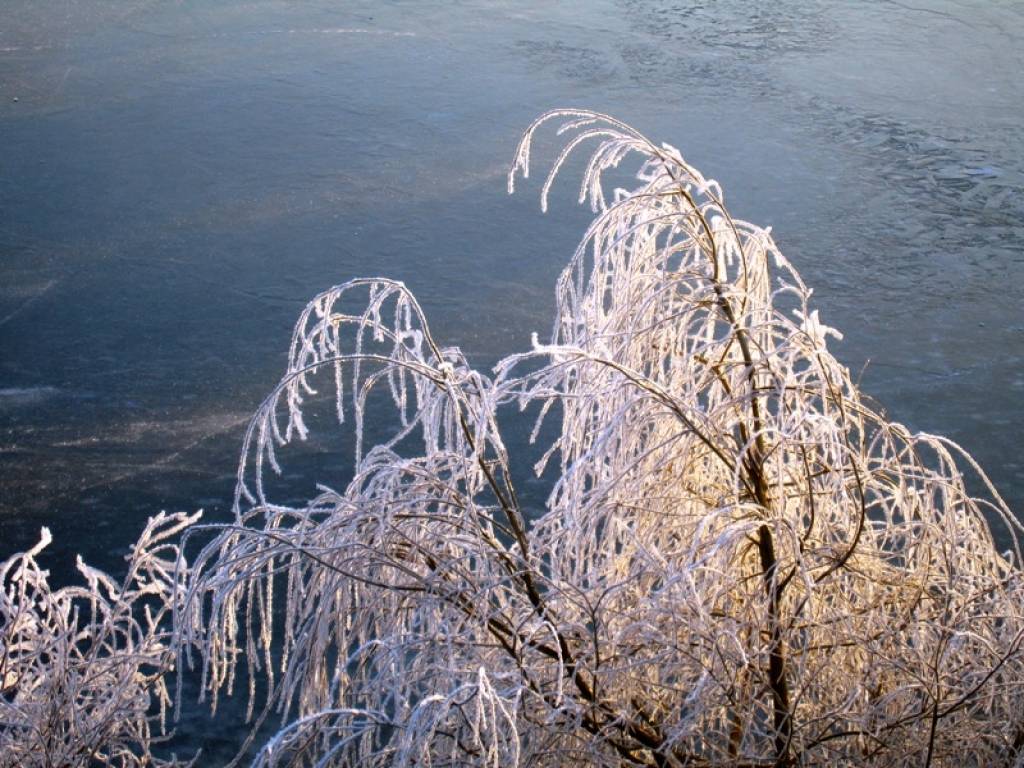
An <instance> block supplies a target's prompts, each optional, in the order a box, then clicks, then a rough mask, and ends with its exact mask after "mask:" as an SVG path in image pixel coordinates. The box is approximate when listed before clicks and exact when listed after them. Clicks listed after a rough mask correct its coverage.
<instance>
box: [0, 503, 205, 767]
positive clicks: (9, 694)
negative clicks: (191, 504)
mask: <svg viewBox="0 0 1024 768" xmlns="http://www.w3.org/2000/svg"><path fill="white" fill-rule="evenodd" d="M198 516H199V515H198V514H196V515H192V516H186V515H181V514H178V515H165V514H160V515H158V516H157V517H155V518H152V519H151V520H150V521H149V524H148V525H147V526H146V528H145V530H144V531H143V533H142V536H141V537H140V538H139V541H138V542H137V543H136V544H135V545H134V546H133V548H132V550H131V553H130V554H129V555H128V557H127V560H128V573H127V576H126V577H125V578H124V580H123V581H121V582H120V583H118V582H116V581H114V580H113V579H111V578H110V577H109V576H108V575H106V574H105V573H103V572H101V571H99V570H96V569H95V568H91V567H89V566H88V565H86V564H85V563H83V562H82V561H81V558H79V561H78V570H79V572H80V573H81V575H82V577H83V579H84V585H81V586H68V587H63V588H61V589H56V590H54V589H51V588H50V585H49V581H48V576H49V574H48V573H47V572H46V571H45V570H43V569H41V568H40V566H39V564H38V562H37V560H36V557H37V556H38V555H39V553H40V552H41V551H42V550H43V549H44V548H45V547H46V546H47V545H49V543H50V541H51V538H50V532H49V531H48V530H47V529H46V528H44V529H43V531H42V537H41V539H40V541H39V543H38V544H37V545H36V546H35V547H33V548H32V549H30V550H29V551H28V552H23V553H19V554H16V555H14V556H13V557H11V558H9V559H8V560H6V561H5V562H4V563H2V564H0V584H2V590H3V591H2V592H0V766H4V768H21V767H22V766H33V767H38V768H78V767H80V766H90V765H111V766H120V767H122V768H141V767H142V766H172V765H181V763H178V762H177V761H175V760H159V759H156V758H154V756H153V754H152V752H151V749H152V747H153V746H154V744H156V743H158V742H159V741H160V735H161V734H162V733H164V724H165V715H166V713H167V706H168V704H169V703H170V699H169V697H168V691H167V684H166V683H167V680H166V675H167V673H168V672H169V671H171V670H172V669H173V665H174V654H173V652H172V651H171V644H170V642H169V637H170V632H171V626H170V622H169V618H170V614H171V609H172V607H173V605H174V603H175V601H177V600H178V599H180V597H181V594H182V590H183V587H184V578H183V575H182V573H181V572H180V571H179V570H178V568H179V567H180V563H179V551H178V546H177V543H176V541H177V539H178V538H179V534H180V533H181V531H182V529H184V528H185V527H186V526H188V525H190V524H191V523H192V522H194V521H195V520H196V519H197V518H198ZM154 726H155V727H156V730H155V731H154Z"/></svg>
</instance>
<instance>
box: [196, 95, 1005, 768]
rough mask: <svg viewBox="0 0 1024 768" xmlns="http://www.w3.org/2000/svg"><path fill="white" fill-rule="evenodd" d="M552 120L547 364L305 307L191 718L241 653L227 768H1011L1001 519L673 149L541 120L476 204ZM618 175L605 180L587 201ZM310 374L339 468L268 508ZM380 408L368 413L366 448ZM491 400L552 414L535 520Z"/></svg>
mask: <svg viewBox="0 0 1024 768" xmlns="http://www.w3.org/2000/svg"><path fill="white" fill-rule="evenodd" d="M551 121H555V122H559V123H561V125H560V127H559V129H558V135H559V136H561V137H562V141H563V150H562V152H561V153H560V154H559V156H558V157H557V159H556V161H555V162H554V164H553V167H552V168H551V171H550V173H549V174H548V176H547V178H546V180H545V182H544V183H543V186H542V192H541V199H542V204H543V205H544V206H545V207H546V204H547V198H548V194H549V192H550V190H551V186H552V182H553V180H554V178H555V176H556V174H557V173H558V171H559V170H560V169H561V168H562V166H563V164H564V163H566V161H567V160H569V159H570V157H571V155H572V154H573V153H574V151H575V150H577V149H579V148H581V147H583V146H584V145H590V146H591V154H590V159H589V162H588V163H587V165H586V170H585V172H584V175H583V180H582V185H581V187H580V195H579V199H580V201H581V202H586V201H589V203H590V205H591V207H592V209H593V210H594V212H595V214H596V218H595V219H594V222H593V224H591V226H590V228H589V229H588V230H587V232H586V234H585V236H584V238H583V241H582V242H581V244H580V246H579V248H578V250H577V251H576V253H575V254H574V256H573V258H572V260H571V261H570V263H569V265H568V267H567V268H566V269H565V271H564V272H563V273H562V276H561V277H560V278H559V281H558V285H557V299H558V306H557V316H556V321H555V326H554V331H553V333H552V336H551V339H550V341H548V342H547V343H540V342H538V341H537V340H536V338H535V340H534V345H533V349H532V350H530V351H528V352H525V353H523V354H519V355H513V356H511V357H509V358H507V359H505V360H503V361H502V362H501V363H499V364H498V366H497V367H496V368H495V369H494V371H493V374H491V375H488V374H484V373H481V372H479V371H476V370H474V369H472V368H471V367H470V366H469V364H468V363H467V361H466V360H465V359H464V358H463V357H462V355H461V354H460V353H459V351H458V350H457V349H454V348H443V347H441V346H439V344H438V343H437V342H436V341H435V340H434V338H433V336H432V335H431V333H430V330H429V328H428V325H427V322H426V319H425V318H424V316H423V313H422V311H421V309H420V307H419V305H418V304H417V302H416V300H415V298H414V297H413V296H412V295H411V294H410V293H409V292H408V291H407V290H406V289H405V287H404V286H403V285H402V284H400V283H396V282H393V281H390V280H385V279H370V280H356V281H352V282H349V283H346V284H344V285H341V286H339V287H337V288H334V289H331V290H330V291H327V292H325V293H323V294H321V295H320V296H318V297H317V298H316V299H314V300H313V301H312V302H311V303H310V305H309V306H308V307H307V309H306V311H305V312H304V313H303V315H302V317H301V318H300V320H299V323H298V325H297V327H296V331H295V335H294V337H293V340H292V346H291V353H290V357H289V366H288V370H287V372H286V374H285V376H284V377H283V379H282V380H281V383H280V385H279V386H278V387H277V389H276V390H275V391H274V392H273V393H272V394H271V396H270V397H269V398H268V399H267V400H266V401H265V402H264V403H263V405H262V406H261V408H260V409H259V411H258V413H257V415H256V417H255V418H254V420H253V422H252V425H251V427H250V429H249V431H248V434H247V435H246V440H245V448H244V451H243V456H242V462H241V466H240V470H239V477H238V500H237V501H238V503H237V516H238V520H237V524H236V525H235V526H232V527H229V528H227V529H224V530H223V531H222V532H221V533H220V535H219V537H218V538H217V540H216V541H214V542H213V543H212V544H210V545H209V546H207V547H206V548H205V549H204V550H203V552H202V554H201V555H200V556H199V558H198V560H197V562H196V573H195V577H194V580H193V582H192V586H191V592H190V603H189V605H190V607H189V614H188V616H186V617H183V618H184V619H185V621H184V625H183V627H184V629H183V632H184V634H183V635H182V640H183V641H184V642H185V643H186V645H187V646H188V647H189V648H192V647H195V648H198V649H199V650H200V651H201V655H202V665H203V670H204V675H205V684H206V689H207V690H208V691H209V692H210V693H211V695H213V696H214V697H216V695H217V694H218V692H220V691H222V690H224V689H226V688H231V687H232V685H233V684H234V683H235V677H236V675H237V674H238V668H239V665H240V664H242V665H245V666H246V667H247V675H248V677H249V679H250V680H255V679H257V678H259V679H261V680H263V681H264V682H265V683H266V685H267V686H268V694H267V696H266V701H265V707H266V708H267V710H270V709H277V710H279V711H281V712H283V713H284V716H285V717H286V719H288V718H291V720H290V722H291V724H290V725H289V726H287V727H286V728H285V729H284V730H282V731H281V732H280V733H279V734H278V735H277V736H276V737H275V738H274V739H273V740H271V741H270V743H269V744H267V746H266V747H265V748H264V749H263V751H262V752H261V753H260V756H259V758H258V760H257V764H258V765H260V766H276V765H294V764H300V765H305V764H308V765H313V764H318V765H365V766H371V765H381V766H383V765H389V766H390V765H481V766H499V765H513V764H522V765H551V766H554V765H569V764H587V765H594V766H619V765H627V764H628V765H643V766H682V765H794V764H800V765H834V764H841V763H856V764H863V765H915V766H916V765H926V764H932V765H953V764H954V763H959V762H960V761H961V760H962V758H963V756H964V755H966V754H971V755H974V756H975V758H974V761H975V762H974V764H977V765H995V764H1006V763H1009V762H1012V761H1013V759H1014V755H1015V754H1016V753H1017V752H1018V751H1019V749H1020V747H1021V743H1022V741H1024V730H1022V721H1021V715H1020V713H1021V712H1022V711H1024V709H1022V706H1024V685H1022V680H1024V669H1022V664H1024V656H1022V653H1021V643H1022V638H1024V609H1022V605H1024V592H1022V583H1021V573H1020V571H1019V570H1018V568H1019V564H1020V552H1019V549H1018V544H1017V534H1018V532H1019V525H1018V523H1017V522H1016V521H1015V520H1014V518H1013V517H1012V515H1011V513H1010V511H1009V510H1008V509H1007V508H1006V506H1005V504H1004V503H1003V502H1002V501H1001V500H1000V498H999V496H998V495H997V494H996V492H995V491H994V489H993V488H992V487H991V485H990V484H987V481H986V480H984V475H983V474H982V473H981V472H980V470H978V468H977V467H976V466H975V465H974V464H973V463H972V462H971V461H970V459H969V458H968V457H966V456H965V455H964V454H963V452H962V451H961V450H960V449H959V448H957V446H955V445H954V444H952V443H951V442H949V441H947V440H944V439H942V438H939V437H936V436H932V435H923V434H916V435H913V434H910V433H909V432H908V431H907V429H905V428H904V427H903V426H901V425H899V424H896V423H892V422H889V421H887V420H886V419H885V418H884V417H883V416H882V415H881V414H880V413H878V412H877V411H876V410H874V409H873V408H872V407H871V406H870V405H869V404H868V403H867V402H865V401H864V400H863V399H862V398H861V397H860V396H859V394H858V392H857V389H856V387H855V386H854V384H853V383H852V382H851V380H850V376H849V372H848V371H847V370H846V368H845V367H843V366H842V365H840V364H839V363H838V362H837V361H836V359H835V358H834V357H833V356H832V355H831V354H830V352H829V350H828V348H827V344H826V342H827V340H828V337H829V336H838V335H839V334H838V332H837V331H835V330H834V329H832V328H829V327H828V326H826V325H824V324H823V323H822V322H821V320H820V319H819V315H818V310H816V309H811V307H810V305H809V299H810V294H811V291H810V289H809V288H808V287H807V286H806V285H805V284H804V283H803V281H802V280H801V278H800V275H799V274H798V273H797V271H796V269H795V268H794V267H793V266H792V265H791V264H790V263H789V262H788V261H787V260H786V259H785V257H783V255H782V254H781V253H780V252H779V251H778V249H777V248H776V246H775V244H774V242H773V241H772V239H771V236H770V234H769V232H768V231H767V230H764V229H761V228H759V227H756V226H754V225H752V224H748V223H746V222H742V221H738V220H735V219H733V218H732V217H731V216H730V215H729V213H728V211H727V209H726V208H725V206H724V204H723V202H722V191H721V189H720V188H719V186H718V184H717V183H716V182H715V181H713V180H710V179H705V178H704V177H703V176H702V175H701V174H700V173H699V172H698V171H697V170H696V169H694V168H692V167H691V166H689V165H688V164H687V163H686V162H685V161H684V160H683V158H682V156H681V155H680V154H679V152H678V151H677V150H675V149H674V148H672V147H670V146H668V145H661V146H657V145H655V144H653V143H652V142H650V141H649V140H648V139H646V138H644V137H643V136H641V135H640V134H639V133H637V132H636V131H634V130H633V129H631V128H629V127H628V126H626V125H624V124H622V123H620V122H618V121H616V120H614V119H612V118H610V117H607V116H604V115H600V114H595V113H591V112H585V111H576V110H561V111H556V112H551V113H548V114H545V115H544V116H542V117H541V118H539V119H538V120H537V121H536V122H535V123H534V124H533V125H531V126H530V128H529V130H528V131H527V132H526V134H525V136H524V138H523V140H522V142H521V143H520V145H519V147H518V149H517V152H516V155H515V161H514V164H513V167H512V170H511V172H510V174H509V190H510V191H511V190H512V188H513V184H514V182H515V181H516V179H517V177H519V176H522V177H526V176H527V175H528V173H529V170H530V155H531V148H532V145H533V141H534V137H535V133H536V132H537V131H538V130H539V129H541V128H542V127H543V126H545V125H546V124H548V123H549V122H551ZM631 155H632V156H638V157H639V160H640V166H639V170H638V171H637V172H636V182H637V186H635V187H634V188H633V189H629V190H625V189H620V188H612V189H609V188H608V186H607V185H606V182H605V181H604V179H603V176H604V174H605V173H606V172H607V171H608V170H609V169H611V168H614V167H616V166H618V165H619V163H620V162H622V161H623V160H625V159H626V158H627V157H628V156H631ZM322 369H329V370H330V371H332V372H333V374H332V375H333V377H334V378H333V387H334V389H335V392H336V398H337V404H338V416H339V418H342V419H344V418H345V417H346V414H345V411H346V409H349V408H350V409H351V412H352V414H354V416H353V418H354V419H355V424H356V430H355V431H356V447H355V451H354V455H355V458H356V463H355V476H354V479H353V480H352V481H351V483H349V484H348V486H347V487H346V488H344V489H343V490H333V489H329V488H327V487H322V493H321V494H320V495H319V496H318V497H317V498H315V499H313V500H312V501H310V502H309V503H308V504H307V505H305V506H302V507H293V506H285V505H281V504H277V503H275V502H274V501H273V500H271V499H270V498H268V495H267V493H266V492H265V488H264V477H265V475H266V472H267V470H268V468H273V469H277V468H278V463H277V456H276V452H277V450H278V449H279V448H281V447H282V446H284V445H286V444H287V443H289V442H290V441H291V440H292V439H294V438H295V437H305V435H306V425H305V424H304V422H303V403H304V398H306V397H308V396H309V395H311V394H312V393H313V391H314V388H313V383H312V377H313V374H314V373H317V372H319V371H321V370H322ZM381 388H383V389H384V390H385V391H386V392H388V393H389V395H390V398H391V400H392V401H393V403H394V405H395V407H396V409H397V412H398V421H399V424H400V426H399V427H398V428H397V431H396V432H395V434H394V436H393V437H392V438H391V439H389V440H386V441H384V442H382V443H380V444H378V445H373V446H370V447H367V446H366V445H364V444H363V443H364V441H363V427H362V425H363V419H364V418H365V414H366V407H367V402H368V398H370V397H371V393H373V392H374V391H376V390H378V389H381ZM507 404H518V405H519V406H520V407H522V408H524V409H525V408H527V407H528V406H531V405H533V406H536V407H539V408H540V413H541V418H542V419H543V418H544V417H547V418H549V419H555V420H557V422H558V423H559V426H560V429H559V430H558V433H557V436H556V437H555V438H554V440H553V441H552V442H551V444H550V445H549V446H547V450H546V453H545V456H544V459H543V460H542V461H541V462H540V463H539V464H538V466H537V467H536V471H537V472H538V474H540V473H541V472H542V471H543V470H544V467H545V465H546V464H548V463H550V462H554V463H555V464H556V465H557V480H556V481H555V482H554V487H553V489H552V491H551V494H550V497H549V498H548V502H547V509H546V512H545V513H544V514H543V515H542V516H541V517H540V518H539V519H536V520H530V519H527V517H526V515H524V512H523V509H522V507H521V505H520V504H519V501H518V499H517V494H516V490H515V488H514V486H513V481H512V467H511V466H510V459H509V454H508V452H507V450H506V448H505V443H504V442H503V440H502V436H501V432H500V430H499V423H498V411H499V407H500V406H503V405H507ZM540 434H543V430H540V429H539V425H538V429H537V430H535V432H534V437H535V438H537V437H538V436H539V435H540ZM960 466H966V467H968V468H969V469H971V470H972V471H976V472H977V474H978V475H979V477H981V478H982V481H983V482H984V483H985V484H986V487H987V489H988V495H987V496H986V497H985V498H978V497H976V496H974V495H972V493H970V492H969V491H968V489H967V487H966V486H965V483H964V479H963V477H962V475H961V471H960V469H959V468H958V467H960ZM986 521H997V522H1000V523H1001V524H1003V525H1004V527H1005V528H1006V529H1007V531H1008V538H1009V540H1010V541H1011V542H1012V549H1011V551H1008V552H999V551H997V548H996V546H995V544H994V542H993V536H992V533H991V531H990V527H989V524H988V523H987V522H986ZM275 617H276V618H275ZM275 621H280V622H281V624H280V630H275V629H274V622H275ZM253 691H254V688H253V687H252V684H251V683H250V692H251V694H250V695H252V692H253ZM254 705H255V702H252V703H251V704H250V706H251V707H252V706H254Z"/></svg>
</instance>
